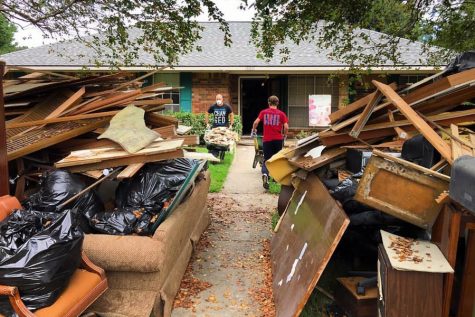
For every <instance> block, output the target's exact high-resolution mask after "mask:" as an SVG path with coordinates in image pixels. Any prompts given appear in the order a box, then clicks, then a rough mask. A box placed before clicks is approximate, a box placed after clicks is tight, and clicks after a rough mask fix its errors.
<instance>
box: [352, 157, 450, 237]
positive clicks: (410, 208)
mask: <svg viewBox="0 0 475 317" xmlns="http://www.w3.org/2000/svg"><path fill="white" fill-rule="evenodd" d="M378 155H379V156H378ZM383 155H384V153H381V152H379V151H373V155H372V156H371V158H370V160H369V162H368V165H367V166H366V168H365V171H364V173H363V177H362V178H361V181H360V183H359V185H358V188H357V190H356V195H355V200H357V201H359V202H361V203H363V204H365V205H368V206H371V207H373V208H376V209H378V210H381V211H383V212H385V213H387V214H390V215H392V216H394V217H396V218H399V219H402V220H405V221H407V222H409V223H412V224H414V225H416V226H419V227H421V228H424V229H429V228H431V227H432V225H433V223H434V222H435V220H436V218H437V216H438V214H439V212H440V209H441V206H440V205H439V204H437V202H436V201H435V199H436V198H437V197H439V195H440V194H441V193H442V192H444V191H445V190H447V189H448V186H449V181H448V180H447V178H448V177H447V176H445V175H442V174H439V173H437V172H434V171H431V170H429V169H426V168H424V167H422V166H419V165H416V164H413V163H410V162H406V161H404V160H401V159H397V158H392V157H390V156H388V155H384V158H383V157H382V156H383ZM402 162H405V163H404V164H403V163H402Z"/></svg>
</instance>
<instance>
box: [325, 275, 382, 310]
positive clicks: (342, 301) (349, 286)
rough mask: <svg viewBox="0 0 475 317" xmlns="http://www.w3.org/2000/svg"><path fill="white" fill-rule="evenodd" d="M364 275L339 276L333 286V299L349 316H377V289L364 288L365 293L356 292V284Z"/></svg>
mask: <svg viewBox="0 0 475 317" xmlns="http://www.w3.org/2000/svg"><path fill="white" fill-rule="evenodd" d="M364 279H365V278H364V277H360V276H354V277H340V278H337V280H338V284H337V286H336V288H335V293H334V296H335V300H336V302H337V304H338V306H340V307H341V308H342V309H343V310H344V311H345V312H346V313H347V314H348V315H349V316H350V317H376V316H378V289H377V287H372V288H366V292H365V295H358V294H357V293H356V285H357V284H358V282H360V281H362V280H364Z"/></svg>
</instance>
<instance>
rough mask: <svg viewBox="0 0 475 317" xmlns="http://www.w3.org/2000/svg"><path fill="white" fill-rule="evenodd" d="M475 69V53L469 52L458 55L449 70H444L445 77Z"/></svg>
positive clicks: (448, 66) (448, 67)
mask: <svg viewBox="0 0 475 317" xmlns="http://www.w3.org/2000/svg"><path fill="white" fill-rule="evenodd" d="M474 67H475V51H467V52H464V53H461V54H459V55H457V56H456V57H455V58H454V59H453V60H452V61H451V62H450V64H449V65H447V68H446V69H445V70H444V76H448V75H452V74H455V73H459V72H463V71H465V70H468V69H471V68H474Z"/></svg>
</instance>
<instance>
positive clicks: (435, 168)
mask: <svg viewBox="0 0 475 317" xmlns="http://www.w3.org/2000/svg"><path fill="white" fill-rule="evenodd" d="M445 165H447V161H446V160H445V159H441V160H440V161H439V162H437V163H436V164H435V165H434V166H432V167H431V168H430V169H431V170H433V171H438V170H439V169H441V168H442V167H444V166H445Z"/></svg>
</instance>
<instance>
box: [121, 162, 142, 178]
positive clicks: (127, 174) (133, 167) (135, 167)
mask: <svg viewBox="0 0 475 317" xmlns="http://www.w3.org/2000/svg"><path fill="white" fill-rule="evenodd" d="M144 165H145V163H135V164H130V165H128V166H127V167H126V168H124V169H123V170H122V171H121V172H120V173H119V175H117V179H118V180H123V179H126V178H131V177H132V176H134V175H135V174H136V173H137V172H138V171H140V169H141V168H142V167H143V166H144Z"/></svg>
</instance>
